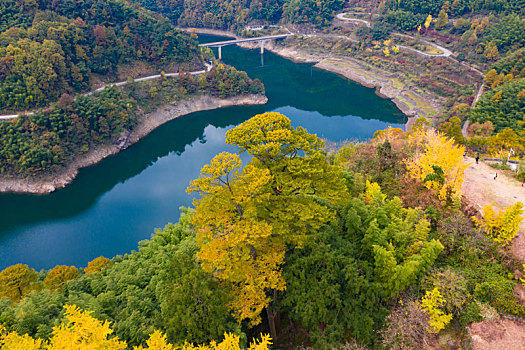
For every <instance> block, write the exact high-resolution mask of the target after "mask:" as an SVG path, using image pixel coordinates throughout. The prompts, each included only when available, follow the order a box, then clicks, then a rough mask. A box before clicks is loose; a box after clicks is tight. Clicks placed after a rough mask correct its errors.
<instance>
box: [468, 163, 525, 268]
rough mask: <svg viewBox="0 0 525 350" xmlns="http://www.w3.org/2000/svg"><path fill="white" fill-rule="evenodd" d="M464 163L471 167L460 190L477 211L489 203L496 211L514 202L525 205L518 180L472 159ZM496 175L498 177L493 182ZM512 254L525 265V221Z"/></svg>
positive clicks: (524, 197)
mask: <svg viewBox="0 0 525 350" xmlns="http://www.w3.org/2000/svg"><path fill="white" fill-rule="evenodd" d="M465 163H467V164H468V163H470V164H471V165H470V166H469V167H468V168H467V169H466V170H465V182H464V183H463V187H462V190H463V193H464V194H465V197H467V198H468V200H469V201H470V202H471V203H472V204H473V205H475V206H476V207H477V208H478V209H479V210H481V209H482V208H483V206H484V205H485V204H490V203H492V204H494V206H495V207H496V208H498V209H501V208H503V207H508V206H509V205H513V204H514V203H516V202H521V203H524V204H525V187H522V186H521V183H520V182H518V180H516V179H513V178H511V177H509V176H507V175H506V174H504V172H503V171H501V170H499V169H495V168H492V167H490V166H489V165H487V164H486V163H484V162H479V164H476V161H475V160H474V159H473V158H466V159H465ZM496 173H497V174H498V177H497V178H496V179H495V180H494V176H495V174H496ZM512 252H513V253H514V255H515V256H516V257H518V258H520V259H521V260H522V261H523V262H524V263H525V221H523V222H522V223H521V228H520V230H519V232H518V235H517V236H516V238H514V240H513V241H512Z"/></svg>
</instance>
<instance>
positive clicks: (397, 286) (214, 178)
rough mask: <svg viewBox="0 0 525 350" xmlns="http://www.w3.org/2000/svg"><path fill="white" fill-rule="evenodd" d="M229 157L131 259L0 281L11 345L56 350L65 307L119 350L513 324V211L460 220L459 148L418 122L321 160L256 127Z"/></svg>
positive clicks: (315, 141)
mask: <svg viewBox="0 0 525 350" xmlns="http://www.w3.org/2000/svg"><path fill="white" fill-rule="evenodd" d="M226 142H227V143H229V144H232V145H235V146H237V147H238V151H239V152H238V153H242V152H247V153H248V154H249V155H251V156H252V159H251V161H249V162H248V163H246V164H244V165H243V164H242V162H241V160H240V158H239V156H238V153H221V154H219V155H217V156H216V157H215V158H214V159H212V160H211V161H210V163H209V164H208V165H206V166H204V167H203V168H202V171H201V176H200V177H199V178H198V179H195V180H194V181H193V182H192V183H191V184H190V187H189V188H188V191H198V192H199V193H201V194H202V197H201V199H198V200H196V201H195V202H194V205H195V208H194V209H187V210H185V211H184V212H183V213H182V215H181V218H180V220H179V222H178V223H177V224H170V225H168V226H166V227H165V228H164V229H162V230H157V231H156V232H155V234H154V235H153V236H152V238H151V239H150V240H146V241H143V242H141V243H140V246H139V249H138V251H136V252H133V253H131V254H127V255H125V256H117V257H115V258H113V259H111V260H110V259H106V258H103V257H100V258H97V259H95V260H93V261H92V262H90V263H89V264H88V266H87V267H86V268H84V269H81V270H79V269H77V268H76V267H74V266H57V267H55V268H53V269H51V270H49V271H40V272H36V271H34V270H33V269H31V268H29V267H28V266H27V265H21V264H18V265H13V266H11V267H8V268H6V269H5V270H3V271H2V272H0V293H1V295H2V296H3V298H0V306H1V307H0V310H1V311H0V323H1V324H2V325H3V326H4V327H6V329H7V330H8V331H10V332H12V333H9V334H12V335H13V334H15V333H14V332H16V334H28V335H30V336H31V337H34V338H40V339H43V340H46V339H51V342H53V339H54V338H55V337H58V335H59V334H60V333H59V332H58V328H56V327H57V326H58V325H60V324H61V323H62V322H65V320H66V318H68V317H70V313H71V311H70V308H68V307H66V309H64V305H76V306H77V307H80V308H82V309H84V310H90V311H92V312H93V313H92V316H93V317H94V318H96V319H98V320H109V321H111V328H112V330H114V333H115V335H116V336H117V337H118V338H111V337H110V339H119V340H122V341H125V342H126V343H127V344H128V345H129V346H131V345H133V346H135V345H141V344H145V343H146V342H147V341H148V339H149V337H150V334H154V332H156V331H160V332H161V333H162V334H165V335H166V340H167V341H168V342H170V343H172V344H183V343H184V342H185V341H187V342H190V343H194V344H202V343H208V342H210V341H213V340H221V339H224V334H232V335H235V336H238V337H239V339H240V342H241V344H244V345H245V344H247V343H248V341H249V340H251V339H252V338H255V339H257V338H258V337H259V333H260V332H261V331H262V332H263V333H265V332H270V333H271V337H272V342H273V343H274V344H277V346H278V347H285V346H292V345H293V346H297V345H300V344H304V345H310V346H312V347H313V348H315V349H323V348H331V346H333V345H337V344H340V343H345V342H350V341H351V339H355V340H357V341H358V342H359V343H361V344H366V345H371V346H376V347H382V346H384V347H386V348H395V349H414V348H422V347H423V344H425V343H426V342H429V341H432V340H433V339H434V340H435V337H436V334H437V333H438V332H440V331H441V330H443V329H445V330H453V329H461V327H464V326H465V325H468V324H470V323H471V322H475V321H480V320H483V319H485V318H486V317H490V316H488V315H490V314H491V312H500V313H507V314H513V315H518V316H525V307H524V306H523V304H521V303H520V302H519V300H518V299H517V298H516V296H515V295H514V293H513V290H514V287H515V285H516V283H517V282H516V281H514V280H512V279H509V274H510V275H512V272H513V271H515V270H516V269H521V264H519V262H518V261H517V260H516V259H513V258H512V257H511V256H510V255H509V254H508V253H507V249H508V246H507V243H508V242H509V241H510V240H511V239H512V238H513V237H514V235H515V234H516V231H517V226H516V223H517V224H518V225H519V222H520V221H521V218H520V217H519V216H520V213H522V212H523V208H522V206H521V204H520V205H516V206H513V207H509V208H508V209H506V210H505V211H504V213H503V212H502V213H500V214H499V215H505V219H504V220H502V221H485V220H483V219H480V218H479V217H478V218H476V219H475V220H474V221H471V220H470V216H471V215H472V214H473V211H472V209H471V208H470V207H469V206H468V205H466V204H465V203H464V202H462V199H461V195H462V194H461V184H462V182H463V175H462V173H463V170H464V168H465V166H464V165H463V161H462V158H463V157H462V156H463V152H464V148H463V147H461V146H457V145H456V144H454V142H453V141H452V140H450V139H447V138H446V137H444V136H442V135H439V134H436V133H435V132H434V131H433V130H432V129H429V128H427V127H425V124H424V123H423V122H422V121H421V122H420V123H418V124H417V126H416V127H415V128H414V129H413V130H412V131H411V132H410V133H405V132H403V131H401V130H399V129H388V130H385V131H381V132H378V133H376V135H375V137H374V139H372V140H371V141H370V142H367V143H361V144H358V145H354V144H348V145H347V146H345V147H343V148H341V149H340V150H338V151H331V152H328V153H324V152H323V151H322V149H323V141H322V140H320V139H319V138H317V136H315V135H311V134H309V133H307V132H306V130H304V129H302V128H301V127H298V128H294V127H292V126H291V125H290V121H289V119H288V118H286V117H285V116H283V115H280V114H278V113H266V114H264V115H258V116H255V117H253V118H252V119H250V120H248V121H246V122H244V123H243V124H241V125H239V126H238V127H236V128H235V129H233V130H231V131H229V132H228V133H227V135H226ZM444 155H446V156H444ZM429 165H432V167H429ZM429 169H430V170H429ZM458 174H459V175H458ZM314 300H315V302H314ZM265 309H266V311H265V312H264V313H263V312H262V311H263V310H265ZM406 314H410V315H411V317H410V318H406V317H403V316H402V315H406ZM378 334H380V336H378ZM104 339H106V337H104ZM227 339H228V337H227ZM0 344H1V340H0Z"/></svg>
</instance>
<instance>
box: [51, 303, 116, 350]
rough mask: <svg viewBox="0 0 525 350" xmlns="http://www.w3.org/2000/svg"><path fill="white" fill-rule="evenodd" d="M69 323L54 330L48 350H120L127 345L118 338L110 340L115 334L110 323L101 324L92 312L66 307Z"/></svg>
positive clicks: (72, 306)
mask: <svg viewBox="0 0 525 350" xmlns="http://www.w3.org/2000/svg"><path fill="white" fill-rule="evenodd" d="M64 308H65V309H66V319H67V323H63V324H61V325H60V326H58V327H54V328H53V335H52V337H51V340H50V342H49V345H48V346H47V347H46V349H48V350H88V349H104V350H120V349H124V348H126V343H125V342H121V341H119V339H118V337H114V338H111V339H108V336H109V335H111V334H112V333H113V330H112V329H111V328H110V327H109V322H108V321H104V322H101V321H99V320H97V319H95V318H93V317H92V316H91V314H92V312H91V311H82V310H81V309H80V308H78V307H76V306H74V305H66V306H64Z"/></svg>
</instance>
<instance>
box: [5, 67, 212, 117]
mask: <svg viewBox="0 0 525 350" xmlns="http://www.w3.org/2000/svg"><path fill="white" fill-rule="evenodd" d="M204 65H205V66H206V69H204V70H199V71H195V72H189V73H187V74H190V75H200V74H204V73H207V72H209V71H210V70H211V69H212V67H213V66H212V65H211V64H208V63H205V64H204ZM165 76H166V77H178V76H179V73H165ZM161 77H162V75H161V74H155V75H150V76H147V77H142V78H137V79H133V82H134V83H139V82H141V81H148V80H155V79H160V78H161ZM127 84H128V82H127V81H120V82H117V83H109V84H106V85H103V86H101V87H99V88H97V89H95V90H93V91H90V92H86V93H84V94H81V95H78V96H91V95H93V94H95V93H98V92H101V91H104V89H105V88H107V87H108V86H117V87H121V86H125V85H127ZM75 99H76V97H75ZM34 114H35V112H34V111H27V112H18V114H9V115H0V120H11V119H16V118H18V117H19V116H21V115H34Z"/></svg>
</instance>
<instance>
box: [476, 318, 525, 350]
mask: <svg viewBox="0 0 525 350" xmlns="http://www.w3.org/2000/svg"><path fill="white" fill-rule="evenodd" d="M469 328H470V335H471V337H472V347H473V349H475V350H497V349H504V350H522V349H524V348H525V325H524V324H523V323H520V322H517V321H511V320H507V319H498V320H493V321H484V322H478V323H473V324H471V325H470V327H469Z"/></svg>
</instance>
